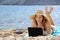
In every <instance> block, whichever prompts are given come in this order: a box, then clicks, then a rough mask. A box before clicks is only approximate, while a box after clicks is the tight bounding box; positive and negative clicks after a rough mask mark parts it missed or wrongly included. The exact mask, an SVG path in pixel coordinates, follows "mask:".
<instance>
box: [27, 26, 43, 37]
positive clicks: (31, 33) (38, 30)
mask: <svg viewBox="0 0 60 40" xmlns="http://www.w3.org/2000/svg"><path fill="white" fill-rule="evenodd" d="M28 34H29V36H39V35H43V30H42V28H33V27H28Z"/></svg>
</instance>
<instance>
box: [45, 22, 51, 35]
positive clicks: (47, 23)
mask: <svg viewBox="0 0 60 40" xmlns="http://www.w3.org/2000/svg"><path fill="white" fill-rule="evenodd" d="M45 28H46V32H47V33H48V34H50V32H51V26H50V23H49V22H46V24H45Z"/></svg>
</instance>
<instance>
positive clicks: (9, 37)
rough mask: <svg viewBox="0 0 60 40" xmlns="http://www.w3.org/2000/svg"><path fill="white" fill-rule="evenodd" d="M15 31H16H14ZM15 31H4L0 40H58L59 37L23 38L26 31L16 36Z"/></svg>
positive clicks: (0, 35)
mask: <svg viewBox="0 0 60 40" xmlns="http://www.w3.org/2000/svg"><path fill="white" fill-rule="evenodd" d="M16 30H17V29H16ZM16 30H5V31H1V32H0V40H60V35H57V36H52V35H47V36H37V37H25V35H26V34H27V33H28V31H27V29H25V31H24V32H23V33H22V34H16V33H15V32H16Z"/></svg>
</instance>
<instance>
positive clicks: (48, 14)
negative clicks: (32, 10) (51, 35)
mask: <svg viewBox="0 0 60 40" xmlns="http://www.w3.org/2000/svg"><path fill="white" fill-rule="evenodd" d="M52 11H53V7H51V8H50V11H48V8H47V7H46V16H47V17H48V19H49V21H50V24H51V25H54V22H53V20H52V17H51V16H50V14H51V12H52Z"/></svg>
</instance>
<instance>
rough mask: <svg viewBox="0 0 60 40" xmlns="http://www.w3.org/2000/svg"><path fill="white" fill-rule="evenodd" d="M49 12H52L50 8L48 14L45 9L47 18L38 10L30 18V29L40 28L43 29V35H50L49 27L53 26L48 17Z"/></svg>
mask: <svg viewBox="0 0 60 40" xmlns="http://www.w3.org/2000/svg"><path fill="white" fill-rule="evenodd" d="M51 11H52V8H51V9H50V11H49V12H48V11H47V7H46V15H47V16H44V13H43V11H42V10H38V11H37V12H36V14H35V15H32V16H31V17H30V18H31V19H32V27H40V28H42V29H43V32H44V34H50V33H51V26H50V25H54V23H53V20H52V18H51V17H50V13H51Z"/></svg>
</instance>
